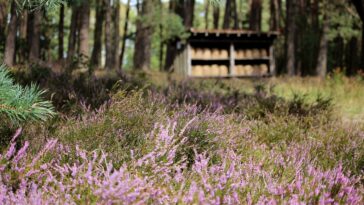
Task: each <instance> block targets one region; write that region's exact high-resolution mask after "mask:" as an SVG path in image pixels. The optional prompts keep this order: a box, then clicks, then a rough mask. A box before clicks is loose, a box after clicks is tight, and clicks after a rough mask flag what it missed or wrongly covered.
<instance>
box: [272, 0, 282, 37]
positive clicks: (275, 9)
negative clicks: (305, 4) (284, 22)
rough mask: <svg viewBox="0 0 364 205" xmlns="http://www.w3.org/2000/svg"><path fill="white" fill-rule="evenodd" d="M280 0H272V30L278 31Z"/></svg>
mask: <svg viewBox="0 0 364 205" xmlns="http://www.w3.org/2000/svg"><path fill="white" fill-rule="evenodd" d="M279 1H280V0H270V30H271V31H278V30H279V17H280V15H281V14H280V13H281V11H280V8H279V3H280V2H279Z"/></svg>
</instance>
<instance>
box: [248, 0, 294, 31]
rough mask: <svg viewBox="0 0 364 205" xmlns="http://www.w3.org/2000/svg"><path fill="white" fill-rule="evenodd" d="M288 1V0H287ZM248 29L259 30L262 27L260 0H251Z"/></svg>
mask: <svg viewBox="0 0 364 205" xmlns="http://www.w3.org/2000/svg"><path fill="white" fill-rule="evenodd" d="M288 1H289V0H288ZM249 25H250V30H252V31H260V30H261V27H262V1H261V0H252V3H251V9H250V21H249Z"/></svg>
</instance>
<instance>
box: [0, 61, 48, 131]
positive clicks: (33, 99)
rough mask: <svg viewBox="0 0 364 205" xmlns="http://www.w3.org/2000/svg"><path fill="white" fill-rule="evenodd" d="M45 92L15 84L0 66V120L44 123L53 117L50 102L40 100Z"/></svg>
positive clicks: (7, 72)
mask: <svg viewBox="0 0 364 205" xmlns="http://www.w3.org/2000/svg"><path fill="white" fill-rule="evenodd" d="M44 92H45V91H42V90H40V89H39V88H38V87H37V86H36V85H34V84H32V85H31V86H29V87H22V86H20V85H18V84H15V83H14V81H13V79H12V78H11V77H10V74H9V71H7V69H6V67H5V66H4V65H1V66H0V118H3V117H7V118H9V119H10V120H11V121H12V122H13V123H17V124H18V123H22V122H25V121H46V120H47V119H49V118H52V117H53V116H54V115H55V112H54V108H53V105H52V103H51V102H50V101H46V100H43V99H42V97H41V96H42V95H43V94H44Z"/></svg>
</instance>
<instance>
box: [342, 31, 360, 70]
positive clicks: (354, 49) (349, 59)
mask: <svg viewBox="0 0 364 205" xmlns="http://www.w3.org/2000/svg"><path fill="white" fill-rule="evenodd" d="M358 52H359V50H358V39H357V37H355V36H354V37H352V38H351V39H350V41H349V42H348V44H347V45H346V49H345V66H346V71H347V74H348V75H349V76H351V75H355V74H356V72H357V70H356V68H355V66H356V65H355V64H356V63H357V57H358Z"/></svg>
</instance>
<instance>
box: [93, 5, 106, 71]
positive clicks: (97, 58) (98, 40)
mask: <svg viewBox="0 0 364 205" xmlns="http://www.w3.org/2000/svg"><path fill="white" fill-rule="evenodd" d="M104 13H105V9H104V2H103V1H102V0H101V1H100V0H96V21H95V31H94V46H93V49H92V55H91V65H92V67H100V65H101V51H102V34H103V30H104V29H103V26H104Z"/></svg>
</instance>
